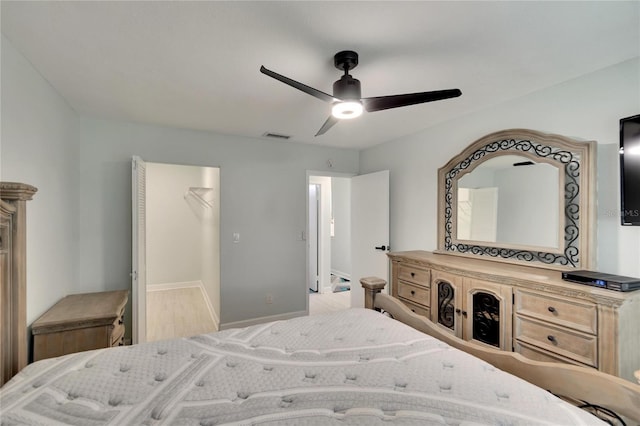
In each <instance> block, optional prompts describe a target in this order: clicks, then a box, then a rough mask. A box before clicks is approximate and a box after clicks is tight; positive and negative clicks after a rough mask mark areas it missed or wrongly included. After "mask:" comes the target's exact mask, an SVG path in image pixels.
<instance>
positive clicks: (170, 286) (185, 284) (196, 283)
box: [147, 281, 220, 330]
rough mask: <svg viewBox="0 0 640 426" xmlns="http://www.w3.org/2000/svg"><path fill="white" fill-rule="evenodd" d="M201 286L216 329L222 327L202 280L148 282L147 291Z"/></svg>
mask: <svg viewBox="0 0 640 426" xmlns="http://www.w3.org/2000/svg"><path fill="white" fill-rule="evenodd" d="M193 287H196V288H199V289H200V291H201V292H202V296H203V298H204V302H205V304H206V305H207V310H208V311H209V315H211V318H212V319H213V324H214V325H215V326H216V329H217V330H219V329H220V316H219V315H218V313H217V312H216V311H215V309H213V305H212V304H211V300H209V296H208V295H207V290H205V288H204V284H203V283H202V281H186V282H180V283H162V284H147V293H148V292H151V291H163V290H178V289H181V288H193Z"/></svg>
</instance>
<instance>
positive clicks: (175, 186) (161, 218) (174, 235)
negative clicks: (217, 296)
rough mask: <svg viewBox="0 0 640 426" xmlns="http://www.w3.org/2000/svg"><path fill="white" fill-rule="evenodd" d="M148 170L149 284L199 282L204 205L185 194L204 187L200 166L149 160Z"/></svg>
mask: <svg viewBox="0 0 640 426" xmlns="http://www.w3.org/2000/svg"><path fill="white" fill-rule="evenodd" d="M146 170H147V174H146V198H147V200H146V201H147V202H146V211H147V218H146V219H147V220H146V225H147V232H146V233H147V285H157V284H167V283H180V282H188V281H200V280H201V275H202V274H201V270H202V256H201V253H202V252H201V245H200V238H201V235H202V226H201V220H200V218H199V217H198V216H197V215H196V213H200V209H201V208H200V205H198V204H195V203H193V200H192V199H185V197H184V195H185V193H186V192H187V189H188V188H189V187H191V186H202V181H201V172H200V167H194V166H180V165H174V164H162V163H149V162H148V163H147V167H146ZM194 209H196V210H195V211H194ZM196 242H197V243H196Z"/></svg>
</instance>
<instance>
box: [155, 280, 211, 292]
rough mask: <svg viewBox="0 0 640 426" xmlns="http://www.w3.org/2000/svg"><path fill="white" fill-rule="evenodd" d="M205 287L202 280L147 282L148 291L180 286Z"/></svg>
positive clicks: (174, 288)
mask: <svg viewBox="0 0 640 426" xmlns="http://www.w3.org/2000/svg"><path fill="white" fill-rule="evenodd" d="M190 287H204V286H203V284H202V281H185V282H179V283H161V284H147V292H150V291H162V290H177V289H179V288H190Z"/></svg>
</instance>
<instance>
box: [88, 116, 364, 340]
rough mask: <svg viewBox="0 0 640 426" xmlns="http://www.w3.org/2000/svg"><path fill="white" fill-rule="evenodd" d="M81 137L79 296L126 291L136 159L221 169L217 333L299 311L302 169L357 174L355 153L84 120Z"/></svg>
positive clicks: (302, 254)
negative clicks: (82, 292) (132, 176)
mask: <svg viewBox="0 0 640 426" xmlns="http://www.w3.org/2000/svg"><path fill="white" fill-rule="evenodd" d="M80 133H81V136H80V142H81V143H80V161H79V164H80V176H79V178H80V194H81V200H80V203H81V205H82V209H81V214H80V217H79V226H80V232H79V233H78V235H79V244H80V260H81V261H80V263H79V276H80V280H81V281H82V282H83V285H84V286H85V287H84V288H85V289H87V291H89V290H93V289H95V290H100V289H106V288H111V287H114V288H128V287H129V271H130V268H131V259H130V257H131V253H130V250H129V249H128V247H130V233H131V212H130V209H131V194H130V192H131V189H130V185H131V183H130V177H129V176H130V161H131V156H132V155H139V156H140V157H141V158H143V159H144V160H146V161H149V162H159V163H174V164H186V165H197V166H214V167H220V253H221V266H220V273H221V275H220V282H221V288H220V298H221V301H222V306H221V308H220V316H221V327H223V328H224V327H225V326H226V325H227V324H229V323H236V322H239V321H244V320H249V319H252V318H260V317H269V316H277V315H286V314H290V313H296V312H304V311H305V309H306V299H307V293H306V290H305V283H306V250H305V242H304V241H302V239H301V232H302V231H304V230H305V229H306V226H307V217H306V204H307V195H306V194H307V185H306V180H307V176H306V173H307V172H306V171H307V170H318V171H326V170H327V160H328V159H330V158H331V159H332V164H333V169H332V170H335V171H336V172H343V173H355V172H357V169H358V152H357V151H352V150H344V149H337V148H328V147H319V146H310V145H301V144H294V143H287V142H281V141H270V140H263V139H251V138H241V137H234V136H226V135H221V134H216V133H211V132H201V131H194V130H183V129H175V128H165V127H160V126H152V125H142V124H135V123H126V122H118V121H111V120H101V119H93V118H88V117H82V118H81V120H80ZM234 232H237V233H239V234H240V242H239V243H233V241H232V236H233V233H234ZM267 293H270V294H272V295H273V303H272V304H266V303H265V296H266V294H267ZM232 325H233V324H232Z"/></svg>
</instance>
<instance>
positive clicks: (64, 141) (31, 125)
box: [0, 36, 82, 324]
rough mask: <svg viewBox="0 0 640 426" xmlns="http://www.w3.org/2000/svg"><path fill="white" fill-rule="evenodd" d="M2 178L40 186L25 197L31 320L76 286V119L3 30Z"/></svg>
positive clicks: (78, 282) (78, 288)
mask: <svg viewBox="0 0 640 426" xmlns="http://www.w3.org/2000/svg"><path fill="white" fill-rule="evenodd" d="M1 62H2V134H1V142H0V179H1V180H3V181H14V182H23V183H28V184H30V185H33V186H35V187H36V188H38V192H37V193H36V194H35V196H34V198H33V200H32V201H29V202H28V203H27V260H28V261H27V323H29V324H30V323H31V322H33V321H34V320H36V319H37V318H38V317H39V316H40V315H41V314H42V313H43V312H44V311H46V310H47V309H49V308H50V307H51V306H52V305H53V304H54V303H56V302H57V301H58V300H60V299H62V298H63V297H64V296H66V295H67V294H69V293H74V292H78V291H79V290H80V289H81V288H82V284H81V283H80V281H79V280H78V275H77V264H78V228H77V227H76V223H77V222H78V218H79V212H78V201H79V198H80V197H79V193H78V190H79V185H78V150H77V147H78V122H77V115H76V114H75V112H74V111H73V110H72V109H71V108H70V107H69V105H68V104H67V103H66V101H65V100H64V99H63V98H62V97H60V95H58V93H57V92H56V91H55V90H54V89H53V88H52V87H51V86H50V85H49V83H48V82H47V81H45V80H44V79H43V78H42V77H41V76H40V74H38V72H37V71H36V70H34V69H33V67H32V66H31V64H30V63H29V62H28V61H27V60H26V59H25V58H24V57H23V56H22V55H21V54H20V53H19V52H17V51H16V50H15V49H14V47H13V46H12V45H11V43H10V42H9V41H8V40H7V39H6V38H5V37H4V36H2V61H1Z"/></svg>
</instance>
